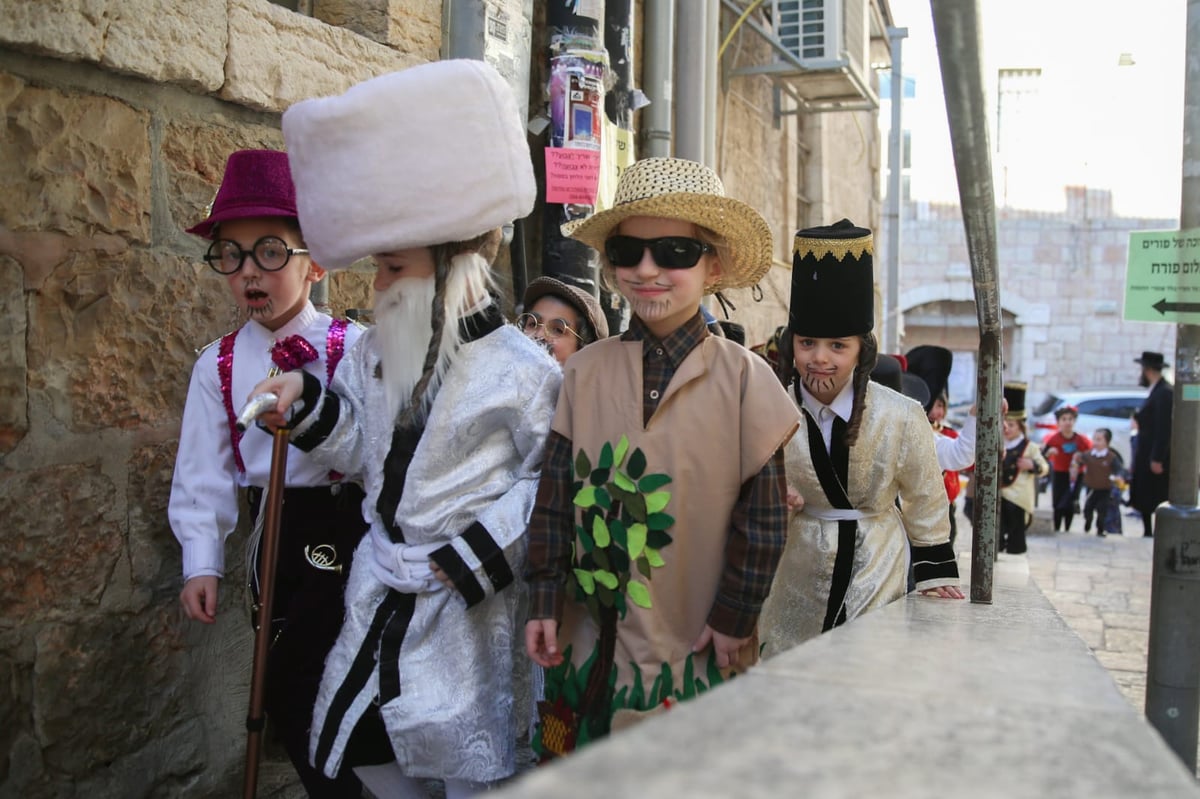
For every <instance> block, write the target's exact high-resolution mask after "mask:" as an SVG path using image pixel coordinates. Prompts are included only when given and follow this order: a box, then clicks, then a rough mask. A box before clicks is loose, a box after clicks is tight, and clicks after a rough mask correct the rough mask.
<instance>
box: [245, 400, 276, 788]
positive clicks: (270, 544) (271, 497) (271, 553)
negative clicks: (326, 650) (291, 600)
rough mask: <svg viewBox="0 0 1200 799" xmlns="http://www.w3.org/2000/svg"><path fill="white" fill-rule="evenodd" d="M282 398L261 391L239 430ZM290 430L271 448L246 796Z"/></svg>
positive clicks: (257, 742)
mask: <svg viewBox="0 0 1200 799" xmlns="http://www.w3.org/2000/svg"><path fill="white" fill-rule="evenodd" d="M278 402H279V398H278V397H277V396H275V395H274V394H259V395H258V396H256V397H254V398H253V399H251V400H250V402H249V403H247V404H246V407H245V408H243V409H242V413H241V415H240V416H238V420H237V426H238V429H239V430H245V429H246V427H247V426H248V425H249V424H250V423H251V422H253V421H254V420H255V419H257V418H258V416H259V415H260V414H262V413H264V412H266V411H269V410H273V409H274V408H275V406H276V404H277V403H278ZM287 455H288V430H287V428H286V427H279V428H277V429H276V430H275V433H274V437H273V444H272V447H271V473H270V478H269V479H268V481H267V503H266V504H267V507H266V508H259V512H260V513H265V514H266V519H265V521H264V522H263V533H262V544H261V546H262V574H261V575H260V576H259V600H258V629H257V630H256V631H255V633H254V666H253V669H252V670H251V676H250V712H249V713H248V714H247V715H246V775H245V779H244V780H243V781H242V796H243V799H254V796H255V794H256V793H257V792H258V762H259V760H260V758H261V757H262V730H263V725H264V715H263V694H264V693H265V691H266V682H267V651H268V650H269V649H270V647H271V618H272V613H273V608H272V605H273V604H274V599H275V565H276V561H277V560H278V558H279V517H280V515H281V514H282V512H283V488H284V482H285V480H286V479H287Z"/></svg>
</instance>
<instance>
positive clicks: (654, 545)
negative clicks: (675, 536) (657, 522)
mask: <svg viewBox="0 0 1200 799" xmlns="http://www.w3.org/2000/svg"><path fill="white" fill-rule="evenodd" d="M670 543H671V536H670V535H669V534H667V533H666V532H664V531H662V530H658V529H655V527H654V525H650V532H648V533H646V546H648V547H650V548H651V549H662V548H663V547H665V546H668V545H669V544H670Z"/></svg>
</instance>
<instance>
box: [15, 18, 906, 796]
mask: <svg viewBox="0 0 1200 799" xmlns="http://www.w3.org/2000/svg"><path fill="white" fill-rule="evenodd" d="M647 2H649V0H647ZM709 2H710V10H711V13H712V15H713V16H714V17H717V16H719V18H720V35H721V40H722V41H723V42H725V43H727V44H728V45H729V47H728V49H727V51H726V52H725V54H724V55H723V56H722V58H721V61H720V78H721V79H720V86H719V88H718V91H717V109H716V114H715V120H714V121H713V124H714V125H715V131H716V154H717V157H716V166H717V168H718V171H719V172H720V173H721V174H722V176H723V177H724V178H725V183H726V187H727V189H728V191H729V193H730V194H731V195H732V196H735V197H738V198H739V199H742V200H745V201H747V202H749V203H751V204H752V205H754V206H755V207H757V208H759V209H760V210H761V211H762V212H763V213H764V215H765V216H766V218H767V219H768V221H769V222H770V224H771V225H772V228H773V230H775V231H776V252H775V260H776V263H777V265H778V268H776V269H773V270H772V271H771V273H770V274H769V275H768V277H767V278H765V279H764V281H763V283H762V285H761V290H762V297H761V300H762V301H761V302H758V301H757V300H758V299H759V298H758V296H757V295H756V294H755V293H754V292H751V291H749V290H746V291H741V292H734V293H733V294H734V296H733V297H732V299H733V300H734V303H735V304H736V305H737V311H736V312H735V319H736V320H737V321H739V322H741V323H742V324H743V325H745V327H746V328H747V330H748V343H755V342H757V341H761V340H764V339H765V338H766V336H767V335H768V334H769V333H770V331H771V330H772V329H773V328H774V327H775V326H776V325H778V324H782V323H783V321H784V320H785V319H786V306H787V302H788V282H789V272H788V268H790V262H791V241H792V233H793V232H794V230H795V229H796V228H798V227H803V226H807V225H813V224H825V223H829V222H832V221H835V220H837V219H838V218H840V217H842V216H849V217H851V218H852V219H854V220H855V221H856V222H859V223H861V224H865V225H867V226H870V227H876V226H877V223H878V218H879V198H878V193H877V189H876V187H877V186H878V185H879V175H878V169H879V152H880V147H879V141H878V136H877V133H876V131H877V125H876V124H875V115H876V111H875V110H873V108H872V102H873V97H872V96H871V95H873V93H874V89H873V88H872V87H873V86H874V77H873V74H872V73H871V72H870V70H869V68H865V66H864V65H865V64H869V63H874V62H877V61H880V60H883V58H886V52H887V50H886V44H883V45H881V44H880V43H881V42H882V41H883V29H884V27H885V26H886V25H889V24H891V21H890V19H888V18H887V17H886V14H887V11H886V3H883V2H882V0H876V1H874V2H869V0H846V3H847V7H848V8H854V9H857V15H856V16H848V17H847V19H848V20H852V21H853V22H854V24H855V25H857V26H858V27H857V32H858V34H859V35H860V38H861V39H862V45H863V47H864V49H866V48H870V50H871V55H870V57H869V58H867V57H865V55H866V54H865V53H864V59H863V61H864V63H863V64H860V65H859V66H860V67H864V71H863V72H862V74H861V75H860V76H859V77H860V82H861V86H860V87H859V88H856V89H855V91H858V92H860V94H862V96H861V97H858V98H857V101H856V102H850V103H848V104H847V106H846V108H847V109H855V110H841V111H836V112H831V113H822V114H807V113H803V112H801V113H792V112H795V111H796V110H797V107H798V105H799V101H798V99H797V98H798V97H800V96H801V95H802V94H803V93H805V92H808V94H809V97H808V98H807V99H806V100H805V102H806V103H807V102H811V100H812V92H811V91H809V89H811V87H809V88H808V89H806V88H805V87H804V86H802V85H801V84H802V83H803V81H804V80H806V78H802V77H800V76H798V75H796V74H784V75H783V76H782V77H780V76H779V75H774V76H773V75H770V74H760V73H756V72H754V70H753V69H748V68H756V67H761V66H763V65H766V64H769V63H770V62H771V61H772V59H773V58H775V52H776V51H775V50H774V49H773V47H772V45H771V44H770V43H769V42H768V41H766V40H765V39H764V38H763V37H762V36H761V35H758V34H756V33H754V32H752V27H751V25H753V26H756V27H757V28H758V29H759V30H763V29H765V28H769V27H770V25H771V20H768V19H767V18H766V17H765V16H764V13H763V9H762V8H759V9H758V10H757V11H755V12H754V13H753V14H751V15H749V17H748V21H747V23H746V25H744V26H743V27H741V28H740V29H739V30H737V31H736V32H734V31H732V26H733V24H734V21H735V20H736V18H737V15H736V14H731V13H730V12H729V11H728V10H727V9H726V10H719V9H721V4H720V3H719V2H716V0H709ZM289 5H290V7H285V6H289ZM443 5H445V6H447V7H449V5H450V4H449V3H445V4H444V3H443V2H442V0H337V2H335V1H334V0H317V1H316V2H312V1H311V0H292V2H290V4H289V3H284V4H275V3H272V2H268V0H189V2H186V3H184V2H172V1H171V0H121V2H93V1H92V0H59V1H58V2H44V0H0V20H2V22H0V119H3V122H4V124H3V126H0V156H2V157H0V185H2V186H3V191H0V309H2V311H0V331H2V332H3V334H4V335H3V336H0V353H2V355H0V519H3V521H4V525H3V526H4V530H3V543H4V556H3V557H2V558H0V596H2V597H3V598H4V600H5V601H4V602H3V603H0V677H2V678H3V679H0V796H13V797H17V796H19V797H22V798H23V799H39V798H40V797H54V796H89V797H142V796H155V797H174V796H188V797H201V798H203V797H210V796H211V797H228V796H231V795H236V794H237V793H238V787H237V786H238V785H240V782H241V773H242V765H243V751H244V740H245V730H244V719H245V715H246V707H247V683H248V678H249V670H250V669H249V664H250V657H251V655H250V647H249V643H250V632H249V625H248V624H247V614H246V608H245V601H244V577H245V573H244V567H243V566H242V560H243V558H242V556H241V553H242V549H243V546H242V545H243V543H244V542H243V540H242V536H241V535H236V536H235V537H234V540H232V541H230V542H229V544H228V546H227V548H226V552H227V562H228V564H229V570H228V573H227V574H226V578H225V580H224V581H223V583H222V594H221V601H220V613H219V615H218V622H217V624H216V625H215V626H214V627H211V628H209V627H204V626H203V625H198V624H193V623H191V622H187V621H186V620H185V619H184V618H183V615H182V612H181V610H180V608H179V602H178V598H177V597H178V592H179V589H180V556H179V547H178V545H177V543H176V542H175V540H174V538H173V536H172V534H171V531H170V530H169V528H168V525H167V518H166V503H167V496H168V491H169V487H170V479H171V473H172V469H173V466H174V459H175V450H176V446H177V438H178V428H179V420H180V415H181V413H182V409H183V401H184V394H185V391H186V388H187V384H188V376H189V373H190V370H191V367H192V364H193V362H194V360H195V357H196V351H197V348H199V347H201V346H203V345H204V344H206V343H207V342H210V341H212V340H214V339H215V338H217V337H219V336H220V335H222V334H223V333H225V332H227V331H229V330H231V329H233V328H234V327H236V326H237V325H238V324H239V319H238V318H237V314H236V310H235V309H234V307H233V304H232V302H231V300H230V298H229V296H228V289H227V288H226V286H225V284H224V282H223V281H222V280H221V279H220V278H218V277H217V276H216V275H214V274H212V273H211V272H210V270H209V269H208V268H207V267H206V266H205V265H204V264H203V262H202V261H201V260H200V255H201V253H202V250H203V247H202V245H201V243H200V242H199V241H198V240H196V239H194V238H193V237H191V236H188V235H187V234H185V233H184V232H183V231H184V228H185V227H187V226H188V225H189V224H191V223H193V222H195V221H196V220H197V219H199V218H200V217H201V216H202V215H203V212H204V208H205V206H206V205H207V204H208V203H209V201H210V200H211V198H212V197H213V193H214V191H215V189H216V186H217V184H218V182H219V180H220V177H221V174H222V170H223V168H224V163H225V159H226V157H227V156H228V154H229V153H230V152H231V151H233V150H236V149H240V148H247V147H272V148H278V147H282V146H283V140H282V136H281V134H280V130H279V122H280V114H281V112H282V111H283V110H284V109H286V108H287V107H288V106H289V105H290V104H291V103H293V102H296V101H298V100H301V99H304V98H307V97H312V96H318V95H328V94H333V93H337V92H340V91H343V90H344V89H346V88H347V87H349V86H350V85H352V84H354V83H356V82H358V81H360V80H363V79H366V78H368V77H371V76H375V75H379V74H383V73H385V72H388V71H392V70H396V69H400V68H403V67H406V66H410V65H413V64H417V63H422V62H426V61H430V60H434V59H437V58H439V57H440V56H441V53H442V48H443ZM454 5H456V6H462V5H463V4H461V3H455V4H454ZM468 5H469V4H468ZM495 5H496V3H494V2H489V3H488V8H489V9H490V8H491V7H492V6H495ZM517 5H521V3H520V2H518V3H517ZM526 5H527V7H532V8H533V17H532V22H533V30H534V44H533V47H532V51H533V58H534V59H539V58H541V57H543V55H544V52H545V48H544V44H542V43H541V39H539V38H538V37H539V35H540V29H539V27H538V26H539V25H541V22H540V20H541V19H542V17H543V16H544V13H545V8H544V7H545V5H546V3H545V2H544V0H537V2H534V0H527V4H526ZM643 5H645V3H644V2H641V0H639V2H637V3H636V6H635V8H636V12H635V19H636V23H635V27H634V31H635V34H634V35H635V41H634V45H635V51H637V52H638V54H639V57H640V53H641V51H642V50H643V49H644V46H643V43H642V42H641V35H642V30H643V25H642V20H641V13H642V12H641V9H642V7H643ZM699 5H700V2H699V0H697V3H696V6H697V7H699ZM780 5H781V6H783V5H786V4H784V3H781V4H780ZM297 8H299V9H301V10H307V11H310V12H311V13H312V14H314V15H315V16H310V15H307V14H303V13H298V12H297V10H296V9H297ZM848 24H849V23H848ZM731 34H732V35H731ZM881 52H882V56H883V58H881V57H880V53H881ZM640 70H641V67H640V65H639V66H637V67H636V68H635V81H634V82H635V85H640V79H641V74H640ZM794 72H795V71H794V70H793V73H794ZM839 74H840V73H839ZM810 77H811V76H810ZM798 92H799V94H798ZM529 98H530V103H529V104H530V108H531V110H530V114H531V116H533V115H535V114H537V113H540V111H541V107H542V105H543V104H544V102H545V99H544V87H543V86H541V85H540V84H536V83H534V84H532V85H531V86H530V92H529ZM851 99H854V98H851ZM803 110H804V109H801V111H803ZM781 111H782V112H784V113H779V112H781ZM396 113H398V114H401V113H403V114H419V113H420V109H397V111H396ZM430 135H431V136H436V135H437V132H436V131H430ZM542 143H543V142H542V140H540V139H538V138H536V137H534V136H532V135H531V146H532V148H533V151H534V155H535V159H536V158H537V157H538V153H539V147H540V146H541V144H542ZM531 260H532V261H533V263H532V265H531V271H533V272H534V273H536V271H537V263H536V261H537V258H536V255H535V256H533V257H532V259H531ZM329 282H330V286H329V291H328V296H329V304H330V305H331V307H332V308H333V310H334V311H335V312H338V313H340V312H342V311H344V310H345V309H348V308H360V307H369V304H370V301H371V300H370V293H369V279H368V276H366V275H363V274H356V273H353V272H347V273H339V274H337V275H334V276H333V277H332V278H331V279H330V281H329ZM268 755H269V757H268V761H267V762H266V763H265V764H264V768H263V771H262V779H261V781H260V783H261V785H262V790H261V791H260V795H262V796H295V795H298V789H297V786H296V785H295V784H294V780H293V778H292V776H291V774H290V768H289V767H287V766H286V765H285V764H284V763H285V761H284V760H283V759H282V757H281V755H280V753H278V752H274V751H271V750H269V751H268Z"/></svg>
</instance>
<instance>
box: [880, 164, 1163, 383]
mask: <svg viewBox="0 0 1200 799" xmlns="http://www.w3.org/2000/svg"><path fill="white" fill-rule="evenodd" d="M1065 191H1066V209H1065V210H1064V211H1063V212H1061V213H1053V212H1046V211H1022V210H1020V209H1013V208H1002V209H999V210H998V211H997V220H996V233H997V263H998V271H999V275H1000V305H1001V312H1002V318H1003V327H1004V337H1003V353H1004V376H1005V378H1006V379H1014V380H1026V381H1028V382H1029V390H1030V392H1031V394H1038V393H1045V392H1051V391H1057V390H1062V389H1069V388H1081V387H1087V386H1094V387H1100V386H1119V387H1127V386H1133V385H1136V384H1137V378H1138V374H1139V372H1138V366H1137V364H1135V363H1133V359H1134V358H1135V357H1138V356H1140V355H1141V353H1142V352H1143V351H1144V350H1155V351H1158V352H1164V353H1168V359H1170V358H1171V357H1172V355H1171V353H1173V352H1174V348H1175V325H1173V324H1158V323H1153V322H1127V321H1125V320H1124V319H1123V318H1122V309H1123V304H1124V297H1125V264H1126V257H1127V251H1128V245H1129V233H1130V232H1131V231H1135V230H1173V229H1175V228H1176V227H1177V226H1178V221H1177V220H1173V219H1128V218H1121V217H1116V216H1114V215H1113V214H1112V203H1111V200H1110V197H1109V194H1108V192H1105V191H1096V190H1088V189H1084V188H1080V187H1068V188H1067V189H1066V190H1065ZM886 224H887V223H886V221H885V222H884V227H883V228H882V229H881V232H880V237H879V238H880V240H881V241H883V242H886V241H887V240H888V238H887V229H886ZM900 230H901V240H900V241H901V247H900V292H899V308H900V312H901V314H902V319H903V327H902V331H903V335H902V338H901V349H902V350H904V351H907V350H908V349H911V348H912V347H915V346H917V345H918V344H938V345H941V346H944V347H947V348H949V349H951V350H953V351H954V353H955V370H954V376H953V378H952V383H951V401H952V402H965V401H969V400H971V399H973V398H974V395H975V352H976V351H977V350H978V347H979V326H978V320H977V317H976V314H975V295H974V289H973V286H972V282H971V264H970V258H969V256H968V253H967V242H966V233H965V231H964V228H963V222H962V214H961V210H960V209H959V207H958V206H951V205H936V204H931V203H922V202H911V203H908V204H907V205H905V206H904V207H903V209H902V216H901V227H900ZM885 246H886V245H885ZM880 249H884V248H880ZM878 252H879V249H877V253H878ZM883 262H886V254H883Z"/></svg>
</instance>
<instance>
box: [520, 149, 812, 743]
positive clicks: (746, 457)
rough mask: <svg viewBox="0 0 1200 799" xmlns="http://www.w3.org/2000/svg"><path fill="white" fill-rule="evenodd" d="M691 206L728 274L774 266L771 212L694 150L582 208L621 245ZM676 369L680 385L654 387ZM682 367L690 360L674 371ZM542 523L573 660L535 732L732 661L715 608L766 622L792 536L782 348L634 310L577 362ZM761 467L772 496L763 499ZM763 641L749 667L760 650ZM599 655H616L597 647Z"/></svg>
mask: <svg viewBox="0 0 1200 799" xmlns="http://www.w3.org/2000/svg"><path fill="white" fill-rule="evenodd" d="M639 215H640V216H652V217H666V218H671V219H682V220H685V221H690V222H692V223H693V224H695V225H698V226H703V227H706V228H708V229H709V230H712V231H714V232H716V233H717V234H719V235H720V236H722V237H723V238H724V239H725V240H726V241H727V242H728V243H729V251H730V253H731V255H730V257H729V260H730V262H729V263H726V262H724V261H723V262H722V271H721V276H722V277H721V280H720V281H719V282H718V283H716V284H714V285H713V286H712V287H711V289H710V290H712V291H715V290H717V289H718V288H720V287H721V286H722V285H724V286H742V285H752V284H753V283H754V282H755V281H756V280H757V279H758V278H759V277H761V276H762V274H763V273H764V272H766V270H767V269H768V268H769V267H770V230H769V229H768V228H767V227H766V223H765V222H764V221H763V220H762V218H761V216H759V215H758V213H757V212H755V211H754V210H753V209H752V208H750V207H749V206H747V205H745V204H744V203H740V202H738V201H736V200H732V199H730V198H727V197H725V196H724V188H723V187H722V186H721V183H720V180H719V179H718V178H717V176H716V175H715V174H714V173H713V172H712V171H711V170H709V169H707V168H706V167H703V166H701V165H699V164H695V163H693V162H689V161H682V160H680V159H646V160H643V161H639V162H638V163H637V164H635V165H634V166H632V167H630V168H629V169H628V170H626V172H625V173H623V174H622V176H621V181H620V185H619V187H618V189H617V197H616V202H615V204H614V207H613V208H612V209H610V210H608V211H604V212H601V213H599V214H596V215H595V216H593V217H590V218H588V219H587V220H583V221H582V222H579V223H574V226H573V227H571V226H568V227H569V228H570V230H568V232H569V233H570V235H573V236H575V237H576V238H578V239H579V240H581V241H583V242H585V243H586V244H589V245H590V246H592V247H594V248H597V249H603V247H604V241H605V240H606V238H607V237H608V235H609V233H610V232H611V231H612V230H613V229H614V228H615V227H616V225H617V224H619V222H620V221H621V220H622V219H624V218H626V217H629V216H639ZM660 369H666V370H667V373H668V375H669V382H667V384H666V386H665V390H663V391H662V392H661V396H660V392H659V391H658V390H657V389H652V388H651V387H650V386H651V385H657V383H655V382H654V375H655V373H656V372H657V371H658V370H660ZM672 370H673V371H672ZM563 371H564V374H563V390H562V393H561V395H560V397H559V402H558V409H557V412H556V413H555V417H554V424H553V428H552V431H553V432H552V434H551V439H550V443H549V444H548V445H547V460H546V465H545V466H544V468H543V476H542V485H541V488H540V489H539V499H538V506H537V508H535V511H534V516H533V519H532V521H531V527H530V555H529V565H528V570H527V579H528V580H529V582H530V584H531V588H532V589H533V595H532V597H531V608H530V617H531V618H534V619H538V618H557V619H560V620H561V627H560V629H559V634H558V635H559V638H558V640H559V642H560V648H561V649H562V651H563V654H564V656H565V660H564V662H563V663H562V664H561V665H560V666H556V667H554V668H550V669H547V671H546V698H545V701H544V702H543V703H541V706H540V708H539V710H540V716H541V724H540V725H539V729H538V731H537V733H536V737H535V741H534V746H535V750H536V751H538V752H539V753H540V754H541V755H542V756H543V758H548V757H552V756H556V755H561V754H564V753H566V752H569V751H571V750H573V749H575V748H576V747H578V746H581V745H583V744H586V743H587V742H589V741H591V740H593V739H595V738H597V737H599V736H602V735H605V734H607V733H608V732H609V731H610V729H612V730H616V729H620V728H621V727H623V726H625V725H627V724H629V723H632V722H633V721H635V720H637V719H639V718H641V717H644V716H645V715H648V714H651V713H655V712H659V711H661V710H662V709H663V708H666V707H669V706H670V705H671V704H672V703H674V702H676V701H679V700H685V699H690V698H691V697H693V696H695V695H697V694H699V693H703V692H705V691H707V690H709V689H710V688H712V687H713V686H715V685H716V684H718V683H720V682H722V681H723V680H725V679H727V678H728V677H729V676H730V674H732V673H733V672H734V671H735V669H720V668H718V667H717V665H716V662H715V656H714V654H713V651H714V650H712V649H711V648H709V649H706V650H705V651H701V652H698V653H692V651H691V650H692V645H693V643H694V642H695V641H696V639H697V638H698V636H699V635H700V633H701V632H702V631H703V630H704V628H705V625H706V624H707V625H709V626H711V627H712V628H713V629H715V630H717V631H718V632H721V633H723V634H727V635H731V636H733V637H735V638H743V637H746V636H752V634H753V631H754V628H755V624H756V622H757V618H758V611H759V608H760V606H761V603H762V599H763V597H764V596H765V594H766V591H767V589H768V588H769V586H770V579H771V575H772V574H773V572H774V569H775V564H776V563H777V561H778V555H779V552H780V551H781V549H782V543H783V540H782V539H783V533H784V523H783V518H784V516H783V503H784V496H783V493H782V489H783V484H782V479H781V477H782V475H781V474H779V473H778V472H776V471H775V469H776V468H777V467H776V465H775V461H776V459H777V458H778V451H779V448H780V447H781V446H782V444H783V442H785V441H786V440H787V439H788V438H789V437H790V436H791V435H792V432H793V431H794V429H795V426H796V413H795V410H794V408H792V407H791V406H790V403H789V402H788V400H787V397H786V395H785V394H784V393H783V391H782V389H781V387H780V385H779V383H778V381H777V380H776V379H775V377H774V375H773V374H772V373H771V371H770V368H769V367H768V366H767V364H766V363H765V362H764V361H763V360H762V359H760V358H759V357H758V356H756V355H754V354H753V353H751V352H750V351H749V350H746V349H744V348H743V347H741V346H739V345H737V344H734V343H733V342H731V341H729V340H727V339H723V338H718V337H716V336H713V335H711V334H710V333H709V331H708V329H707V328H706V326H705V324H704V319H703V317H702V315H701V314H700V313H699V311H697V313H696V314H695V315H693V316H692V317H691V318H690V319H689V320H688V321H686V322H684V323H683V324H682V325H681V326H680V327H678V328H676V329H675V330H674V331H672V332H671V333H670V334H668V335H667V336H665V337H664V338H663V339H661V340H660V339H658V338H657V337H655V336H654V334H652V333H651V332H650V331H649V329H648V328H646V327H645V325H644V323H643V322H642V321H641V320H640V319H638V318H637V317H635V318H634V320H633V322H632V323H631V325H630V329H629V330H628V331H626V332H625V333H624V334H623V335H622V336H620V337H614V338H608V339H605V340H603V341H599V342H596V343H594V344H590V345H588V346H587V347H586V348H585V349H584V350H582V351H580V352H578V353H576V354H575V355H572V356H571V358H570V359H569V360H568V361H567V362H566V364H564V370H563ZM760 483H769V484H771V485H772V487H773V488H774V489H775V490H774V491H771V490H769V489H768V490H767V491H766V492H765V495H766V496H770V497H772V499H771V500H768V501H769V502H770V503H771V504H772V507H769V508H762V507H756V505H758V504H759V503H760V500H758V499H757V497H760V496H763V495H760V494H759V493H757V490H758V488H759V486H760ZM757 649H758V648H757V642H756V641H755V640H753V638H751V640H750V641H749V642H748V643H747V644H745V645H744V646H743V648H742V651H741V652H739V657H738V660H737V670H740V669H744V668H747V667H749V666H750V665H752V664H753V663H754V662H755V661H756V660H757ZM597 664H599V665H597Z"/></svg>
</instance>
